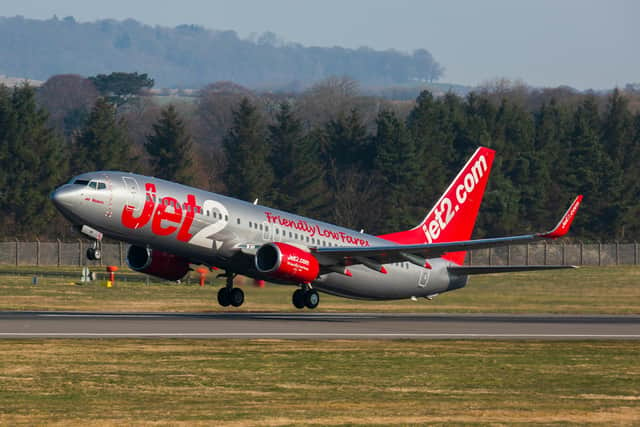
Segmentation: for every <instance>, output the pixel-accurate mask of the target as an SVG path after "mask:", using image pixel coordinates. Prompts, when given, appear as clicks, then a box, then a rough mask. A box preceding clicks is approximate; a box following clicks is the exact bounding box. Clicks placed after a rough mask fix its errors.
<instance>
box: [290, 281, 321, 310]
mask: <svg viewBox="0 0 640 427" xmlns="http://www.w3.org/2000/svg"><path fill="white" fill-rule="evenodd" d="M291 302H292V303H293V305H294V307H295V308H298V309H300V310H302V309H303V308H305V307H307V308H309V309H311V310H313V309H314V308H316V307H317V306H318V304H320V295H319V294H318V292H317V291H316V290H315V289H311V287H309V285H305V286H304V287H302V288H300V289H296V291H295V292H294V293H293V296H292V297H291Z"/></svg>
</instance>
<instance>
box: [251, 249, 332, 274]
mask: <svg viewBox="0 0 640 427" xmlns="http://www.w3.org/2000/svg"><path fill="white" fill-rule="evenodd" d="M256 269H257V270H258V271H259V272H261V273H265V274H268V275H269V276H271V277H273V278H276V279H281V280H286V281H291V282H296V283H311V282H313V281H314V280H315V279H316V278H317V277H318V274H319V273H320V264H318V260H317V259H316V257H314V256H313V255H311V254H310V253H309V252H307V251H305V250H303V249H300V248H298V247H296V246H292V245H288V244H286V243H280V242H274V243H267V244H265V245H262V246H260V248H259V249H258V252H257V253H256Z"/></svg>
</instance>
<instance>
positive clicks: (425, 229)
mask: <svg viewBox="0 0 640 427" xmlns="http://www.w3.org/2000/svg"><path fill="white" fill-rule="evenodd" d="M494 155H495V151H494V150H491V149H489V148H485V147H480V148H478V149H477V150H476V152H475V153H474V154H473V156H471V158H470V159H469V161H468V162H467V164H466V165H464V167H463V168H462V170H461V171H460V173H458V176H456V178H455V179H454V180H453V182H452V183H451V185H449V188H447V190H446V191H445V192H444V194H443V195H442V196H441V197H440V200H438V202H437V203H436V204H435V206H434V207H433V208H432V209H431V211H430V212H429V214H428V215H427V216H426V218H425V219H424V220H423V221H422V222H421V223H420V224H419V225H418V226H416V227H414V228H412V229H411V230H407V231H401V232H398V233H391V234H385V235H382V236H379V237H381V238H383V239H387V240H390V241H393V242H396V243H400V244H406V245H408V244H422V243H438V242H457V241H461V240H469V239H470V238H471V233H472V232H473V227H474V226H475V224H476V218H477V216H478V210H479V209H480V203H481V202H482V196H483V195H484V190H485V188H486V186H487V181H488V178H489V173H490V172H491V165H492V164H493V158H494ZM465 254H466V253H465V252H451V253H448V254H445V255H444V257H443V258H446V259H448V260H450V261H453V262H455V263H456V264H458V265H462V264H463V263H464V257H465Z"/></svg>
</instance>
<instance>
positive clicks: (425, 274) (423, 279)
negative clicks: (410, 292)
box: [418, 268, 431, 288]
mask: <svg viewBox="0 0 640 427" xmlns="http://www.w3.org/2000/svg"><path fill="white" fill-rule="evenodd" d="M421 270H422V271H420V277H419V278H418V286H419V287H421V288H424V287H426V286H427V283H429V276H431V270H429V269H428V268H423V269H421Z"/></svg>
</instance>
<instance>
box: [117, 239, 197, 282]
mask: <svg viewBox="0 0 640 427" xmlns="http://www.w3.org/2000/svg"><path fill="white" fill-rule="evenodd" d="M127 264H128V265H129V268H130V269H132V270H135V271H139V272H140V273H145V274H149V275H151V276H155V277H159V278H161V279H165V280H180V279H182V278H183V277H184V276H185V275H186V274H187V273H188V272H189V261H188V260H187V259H186V258H182V257H180V256H177V255H173V254H170V253H168V252H163V251H158V250H155V249H149V248H144V247H142V246H135V245H132V246H129V250H128V251H127Z"/></svg>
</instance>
